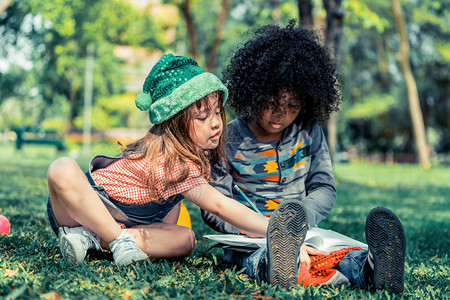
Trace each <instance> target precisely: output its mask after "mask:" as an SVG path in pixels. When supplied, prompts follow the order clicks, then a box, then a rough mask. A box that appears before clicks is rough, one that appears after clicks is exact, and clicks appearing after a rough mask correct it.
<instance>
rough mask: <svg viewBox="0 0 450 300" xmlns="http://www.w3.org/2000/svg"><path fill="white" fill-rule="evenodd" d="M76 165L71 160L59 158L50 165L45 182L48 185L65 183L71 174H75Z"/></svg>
mask: <svg viewBox="0 0 450 300" xmlns="http://www.w3.org/2000/svg"><path fill="white" fill-rule="evenodd" d="M77 166H78V165H77V163H76V161H75V160H74V159H73V158H70V157H61V158H58V159H57V160H55V161H54V162H52V163H51V164H50V166H49V167H48V170H47V181H48V183H49V184H52V185H57V184H58V183H59V182H67V178H70V176H71V173H73V172H75V168H76V167H77Z"/></svg>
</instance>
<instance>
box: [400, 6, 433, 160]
mask: <svg viewBox="0 0 450 300" xmlns="http://www.w3.org/2000/svg"><path fill="white" fill-rule="evenodd" d="M392 9H393V12H394V18H395V25H396V26H397V30H398V32H399V34H400V40H401V45H400V50H399V52H398V61H399V63H400V67H401V69H402V72H403V76H404V78H405V83H406V87H407V89H408V99H409V111H410V114H411V121H412V125H413V132H414V141H415V144H416V148H417V154H418V160H419V164H420V165H421V166H422V167H424V168H429V167H430V158H429V155H428V151H427V143H426V135H425V126H424V122H423V116H422V111H421V109H420V102H419V94H418V92H417V85H416V80H415V79H414V76H413V74H412V72H411V66H410V64H409V43H408V36H407V33H406V25H405V20H404V18H403V14H402V11H401V7H400V0H392Z"/></svg>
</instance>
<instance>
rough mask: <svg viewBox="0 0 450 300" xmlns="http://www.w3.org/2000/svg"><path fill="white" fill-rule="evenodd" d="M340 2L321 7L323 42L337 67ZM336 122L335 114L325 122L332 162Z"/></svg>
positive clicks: (326, 1)
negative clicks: (322, 11)
mask: <svg viewBox="0 0 450 300" xmlns="http://www.w3.org/2000/svg"><path fill="white" fill-rule="evenodd" d="M341 2H342V0H323V6H324V8H325V10H326V12H327V17H326V23H327V28H326V37H325V41H326V44H327V47H329V49H330V52H331V54H332V56H333V59H334V60H335V61H336V64H337V65H338V66H339V59H338V57H339V44H340V40H341V35H342V19H343V18H344V13H343V11H342V9H341ZM337 120H338V116H337V114H336V113H334V114H332V115H331V117H330V119H329V120H328V122H327V131H326V132H327V138H328V146H329V147H330V155H331V160H332V161H334V159H335V157H336V148H337Z"/></svg>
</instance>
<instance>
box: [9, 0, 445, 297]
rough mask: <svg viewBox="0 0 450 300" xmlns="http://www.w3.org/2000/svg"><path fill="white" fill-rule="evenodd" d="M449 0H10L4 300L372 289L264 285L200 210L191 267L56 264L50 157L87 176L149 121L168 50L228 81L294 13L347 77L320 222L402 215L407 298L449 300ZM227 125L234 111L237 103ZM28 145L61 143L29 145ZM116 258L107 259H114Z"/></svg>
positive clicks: (333, 123)
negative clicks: (156, 73)
mask: <svg viewBox="0 0 450 300" xmlns="http://www.w3.org/2000/svg"><path fill="white" fill-rule="evenodd" d="M449 4H450V3H448V0H446V1H431V0H424V1H415V0H401V1H400V0H380V1H368V0H362V1H357V0H344V1H331V0H323V1H319V0H314V1H308V0H299V1H280V0H266V1H263V0H252V1H250V0H210V1H206V0H173V1H168V0H167V1H162V0H147V1H138V0H135V1H126V0H108V1H106V0H95V1H94V0H93V1H89V2H88V1H74V0H72V1H69V0H55V1H43V0H27V1H15V0H0V157H1V158H0V172H1V173H0V214H2V215H5V216H7V217H8V218H9V219H10V221H11V226H12V231H11V233H10V234H9V235H6V236H4V237H0V296H2V297H5V298H9V299H15V298H39V297H44V298H47V299H49V298H58V297H63V298H72V297H75V298H91V297H93V298H102V297H105V298H106V297H108V298H109V297H113V298H152V297H156V298H162V299H165V298H180V297H187V298H199V297H205V298H207V297H215V298H230V297H231V298H233V297H234V298H237V297H253V298H269V299H270V298H285V297H307V298H308V297H309V298H344V297H349V298H358V299H359V298H367V299H370V298H373V297H381V298H384V297H387V298H389V297H390V296H389V295H388V294H387V293H386V292H377V293H376V294H375V295H373V294H370V293H369V292H366V291H361V290H353V289H350V288H345V287H342V288H331V287H323V288H317V287H309V288H301V287H295V288H293V289H292V290H291V291H286V290H283V289H279V288H274V287H270V286H269V285H265V284H263V285H261V286H259V285H256V283H255V282H254V281H253V280H248V279H245V278H242V276H238V274H240V273H241V272H242V271H241V270H237V269H233V268H232V266H230V265H227V264H224V263H222V262H221V261H220V251H221V250H219V249H213V250H210V251H208V252H206V254H205V251H206V250H207V249H208V247H209V246H211V244H210V243H208V242H207V241H204V240H203V239H202V238H201V236H202V235H203V234H208V233H213V232H212V231H211V230H210V229H209V228H207V227H206V226H205V225H204V224H203V223H202V222H201V219H200V217H199V214H198V210H197V209H196V208H195V207H192V206H191V205H189V203H186V205H187V206H188V209H189V211H190V214H191V218H192V224H193V229H194V231H195V233H196V235H197V240H198V245H197V249H196V250H195V252H194V253H193V254H192V255H191V256H190V257H188V258H187V259H185V260H181V261H179V262H171V261H162V262H155V263H152V262H146V263H143V264H139V265H137V266H132V267H129V268H125V269H123V270H119V269H117V268H115V267H114V266H113V265H112V264H111V262H110V261H108V260H106V261H105V260H102V259H101V258H103V257H100V258H96V257H91V259H90V260H89V261H87V262H86V263H85V264H84V265H83V266H73V265H70V264H67V263H64V262H62V261H61V260H60V255H59V252H58V250H57V243H56V240H55V238H54V236H53V235H52V233H51V230H50V229H49V227H48V224H47V220H46V213H45V201H46V194H47V191H46V182H45V173H46V168H47V166H48V164H49V163H50V162H51V161H52V160H54V159H55V158H57V157H59V156H63V155H69V156H72V157H74V158H75V159H77V161H78V162H79V163H80V165H81V167H82V168H84V169H86V168H87V165H88V160H89V158H90V157H91V156H92V155H94V154H97V153H106V154H116V153H117V152H118V151H119V148H118V147H117V142H118V141H119V142H121V143H124V144H126V143H128V142H130V141H132V140H134V139H136V138H138V137H140V136H142V135H143V134H144V133H145V132H146V130H148V128H149V126H151V124H149V121H148V114H147V113H145V112H140V111H139V110H138V109H136V108H135V106H134V97H135V95H136V94H137V93H139V92H140V91H141V89H142V84H143V82H144V80H145V77H146V75H147V74H148V72H149V70H150V68H151V67H152V66H153V64H154V63H155V62H156V61H157V60H158V59H159V58H160V57H161V55H163V54H164V53H167V52H172V53H175V54H179V55H187V56H190V57H193V58H195V59H196V60H197V61H198V62H199V64H200V65H201V66H202V67H204V68H205V69H207V70H208V71H210V72H213V73H215V74H217V75H218V76H219V77H221V72H222V70H223V69H224V67H225V66H226V65H227V63H228V60H229V58H230V56H231V54H232V52H233V50H235V49H236V47H237V46H238V45H239V44H241V43H242V42H243V41H245V39H246V34H245V32H247V31H248V30H249V29H252V28H255V27H257V26H259V25H264V24H281V25H282V26H285V25H287V24H288V22H289V20H291V19H296V20H298V22H297V23H298V24H301V25H302V26H306V27H309V28H313V29H317V30H319V32H320V34H321V36H322V38H323V43H324V44H325V45H326V46H327V47H329V49H330V51H331V53H332V54H333V55H334V56H335V58H336V60H337V62H338V64H339V70H340V73H341V76H342V84H343V89H342V96H343V97H342V98H343V101H342V104H341V106H340V112H339V113H337V114H336V115H335V116H334V117H333V118H332V119H331V120H330V121H329V122H327V123H326V124H323V127H324V129H325V131H326V133H327V138H328V142H329V145H330V148H331V151H332V154H333V159H334V168H335V172H336V179H337V189H338V202H337V204H336V206H335V208H334V209H333V211H332V213H331V214H330V216H329V218H328V219H327V220H326V221H324V222H322V223H321V225H322V226H323V227H324V228H332V229H334V230H337V231H340V232H342V233H344V234H347V235H350V236H353V237H355V238H357V239H359V240H361V241H364V232H363V225H364V221H365V216H366V215H367V213H368V211H369V210H370V208H372V207H375V206H378V205H382V206H387V207H389V208H391V209H393V210H394V211H395V212H396V213H397V214H398V215H399V217H400V219H401V220H402V221H403V223H404V225H405V230H406V234H407V239H408V244H407V246H408V251H407V265H406V270H405V271H406V273H405V285H406V288H405V295H406V297H412V298H430V299H433V298H435V299H448V298H450V296H449V290H448V289H449V288H448V286H449V273H450V272H449V268H448V261H449V260H448V248H449V245H450V242H449V216H450V214H449V212H450V210H449V209H448V207H449V206H450V200H449V196H448V195H449V192H450V183H449V182H450V167H449V163H450V158H449V157H450V156H449V152H450V118H449V116H450V101H449V97H450V85H449V79H450V68H449V61H450V39H449V36H450V16H449V10H448V7H449ZM228 113H229V118H232V117H233V112H232V110H228ZM18 129H22V130H24V129H30V130H31V131H32V132H28V133H26V135H25V136H24V138H30V139H37V140H40V141H41V142H44V141H48V140H52V141H56V140H57V141H62V142H63V144H64V149H63V150H62V151H57V149H56V147H54V146H52V145H33V144H25V145H23V147H22V149H20V150H18V149H16V148H17V147H16V142H17V139H18V135H17V132H18ZM106 258H108V257H106Z"/></svg>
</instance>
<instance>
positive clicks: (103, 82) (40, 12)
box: [0, 0, 162, 130]
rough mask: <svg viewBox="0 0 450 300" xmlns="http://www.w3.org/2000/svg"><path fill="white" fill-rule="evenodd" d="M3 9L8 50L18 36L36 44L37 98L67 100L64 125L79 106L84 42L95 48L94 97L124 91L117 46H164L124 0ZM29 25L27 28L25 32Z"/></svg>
mask: <svg viewBox="0 0 450 300" xmlns="http://www.w3.org/2000/svg"><path fill="white" fill-rule="evenodd" d="M5 12H6V14H3V15H2V16H5V17H4V18H3V19H0V34H1V35H2V36H3V37H5V39H6V44H7V46H8V47H9V48H8V49H10V48H11V47H13V46H14V44H15V43H16V41H17V39H18V38H17V37H20V36H25V37H26V38H27V39H28V41H29V42H30V43H31V44H32V46H33V48H34V49H35V50H34V51H33V52H32V56H31V57H30V60H31V61H32V62H33V70H32V71H33V73H34V74H35V75H36V77H37V78H38V85H37V88H38V89H39V94H40V95H41V97H42V98H43V99H44V100H45V101H47V103H48V104H49V105H51V104H52V103H53V102H54V100H55V99H56V98H59V97H60V95H62V96H64V97H65V98H66V99H67V101H68V102H69V103H70V109H69V112H68V116H67V119H68V124H67V128H66V130H70V128H71V127H72V126H73V120H74V118H75V117H76V116H77V115H78V114H79V112H80V110H81V108H82V102H83V101H82V98H83V97H82V95H83V91H84V76H85V72H84V68H85V62H84V61H85V58H86V49H87V45H89V44H92V45H94V48H95V56H96V60H95V63H96V67H95V68H94V70H95V74H94V97H93V98H94V100H95V99H96V98H97V97H99V96H107V95H111V94H118V93H121V92H122V91H123V83H122V75H121V72H120V69H121V68H120V67H121V61H120V59H118V58H117V57H115V56H114V54H113V51H114V47H115V45H117V44H128V45H135V46H137V45H139V46H147V47H154V48H161V47H162V46H161V44H160V43H158V42H157V41H155V39H154V38H152V36H154V35H152V30H151V29H152V20H151V18H150V15H149V14H148V13H146V12H143V13H140V12H138V11H137V10H136V9H135V8H134V7H132V6H131V5H130V4H128V3H127V2H124V1H122V0H108V1H107V0H95V1H90V2H89V3H88V2H83V1H75V2H73V1H69V0H60V1H56V2H55V1H51V2H48V1H43V0H30V1H26V2H25V1H24V2H22V1H15V2H13V3H12V4H11V5H10V6H9V7H8V9H7V10H6V11H5ZM30 20H31V21H30ZM30 26H31V30H28V31H24V29H23V28H24V27H30ZM5 48H7V47H5ZM3 50H4V49H3Z"/></svg>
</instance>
